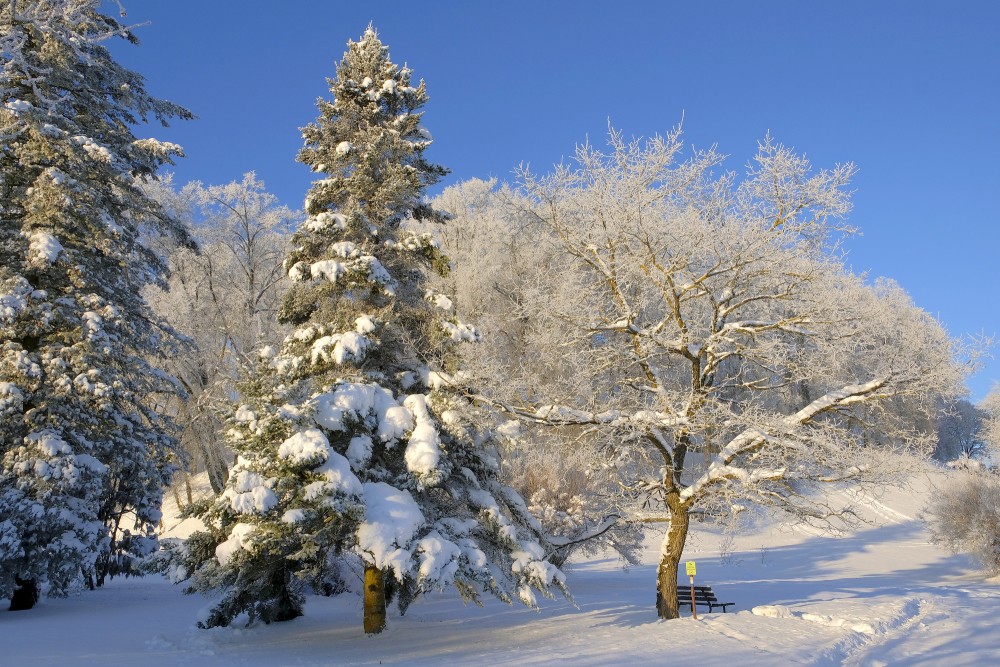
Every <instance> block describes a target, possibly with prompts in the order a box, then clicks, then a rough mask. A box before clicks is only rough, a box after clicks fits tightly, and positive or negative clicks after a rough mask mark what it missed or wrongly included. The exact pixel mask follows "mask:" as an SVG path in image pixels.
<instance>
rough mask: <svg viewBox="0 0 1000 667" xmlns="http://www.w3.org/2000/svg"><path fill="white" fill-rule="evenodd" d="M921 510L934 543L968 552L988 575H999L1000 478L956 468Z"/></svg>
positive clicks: (955, 550) (952, 549) (957, 550)
mask: <svg viewBox="0 0 1000 667" xmlns="http://www.w3.org/2000/svg"><path fill="white" fill-rule="evenodd" d="M925 512H926V520H927V523H928V525H929V526H930V529H931V535H932V539H933V541H934V542H936V543H938V544H942V545H944V546H945V547H947V548H948V549H950V550H951V551H953V552H955V553H958V552H967V553H970V554H972V555H973V556H975V557H976V558H977V559H978V560H979V562H980V563H982V566H983V568H984V569H985V570H986V571H987V572H989V574H991V575H998V574H1000V477H998V476H997V475H996V474H994V473H989V472H984V471H982V470H975V469H970V468H966V469H964V470H959V471H957V472H956V473H955V475H954V476H953V477H952V478H951V483H950V484H948V485H947V486H945V487H943V488H941V489H938V490H937V492H936V493H935V495H934V499H933V500H932V501H931V504H930V505H929V506H928V507H927V509H926V510H925Z"/></svg>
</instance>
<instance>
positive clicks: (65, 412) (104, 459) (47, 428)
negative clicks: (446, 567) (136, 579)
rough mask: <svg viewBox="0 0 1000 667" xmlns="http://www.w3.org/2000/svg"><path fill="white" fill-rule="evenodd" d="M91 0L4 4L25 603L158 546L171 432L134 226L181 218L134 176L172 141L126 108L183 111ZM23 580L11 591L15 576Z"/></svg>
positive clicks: (3, 588)
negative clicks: (164, 416) (118, 55)
mask: <svg viewBox="0 0 1000 667" xmlns="http://www.w3.org/2000/svg"><path fill="white" fill-rule="evenodd" d="M99 7H100V2H99V1H98V0H11V1H9V2H4V3H3V4H2V5H0V54H2V70H0V135H2V136H3V146H2V149H0V193H2V196H0V460H2V463H0V597H8V596H12V595H14V597H15V599H14V604H13V606H22V607H23V606H31V604H33V600H32V598H37V593H38V590H39V587H40V585H41V584H43V583H47V585H48V591H49V594H51V595H61V594H64V593H65V592H66V591H67V589H69V588H70V587H71V586H73V585H75V584H77V583H79V582H80V581H81V580H83V579H85V578H87V579H90V580H91V582H93V578H94V577H96V579H97V583H98V584H100V583H101V582H102V581H103V578H104V577H105V576H107V575H109V574H112V575H113V574H114V573H116V572H121V571H123V570H124V571H128V570H129V568H130V567H131V564H132V559H133V558H134V557H135V556H139V555H145V554H147V553H149V551H150V550H151V549H153V548H154V547H155V535H154V532H153V527H154V526H155V524H156V522H157V521H158V520H159V505H160V496H161V488H162V485H163V484H164V482H165V481H167V480H168V479H169V476H170V471H171V466H172V464H171V461H170V460H171V458H172V457H173V452H174V441H173V440H172V439H171V438H170V437H169V435H168V434H167V432H166V431H165V430H164V428H163V425H162V424H161V422H160V420H159V419H158V418H157V416H156V414H155V413H154V411H153V410H152V408H151V398H152V397H153V395H155V394H156V393H157V392H162V391H168V390H171V385H170V383H169V380H168V378H166V377H165V376H164V375H163V374H162V373H160V372H158V371H157V370H156V369H155V368H153V367H152V366H151V365H150V364H149V363H148V362H147V361H146V359H148V358H150V357H151V356H153V354H154V352H155V351H157V350H158V349H162V348H163V347H164V345H165V343H166V340H167V337H168V336H167V334H165V332H163V331H162V330H161V329H159V328H158V327H157V325H156V324H155V322H154V321H153V320H152V319H151V317H150V312H149V310H148V308H147V307H146V305H145V304H144V302H143V301H142V299H141V297H140V296H139V293H140V291H141V288H142V286H143V285H144V284H146V283H148V282H149V281H150V280H151V279H154V278H156V277H157V276H158V275H161V274H162V270H163V266H162V265H161V262H160V261H159V260H158V259H157V258H156V257H155V256H154V255H152V254H151V253H150V252H149V251H147V250H146V249H144V248H143V246H142V245H141V244H140V243H139V240H138V239H139V233H140V227H141V226H143V225H152V226H155V227H159V228H161V230H162V231H170V232H172V233H177V234H180V230H179V229H176V228H174V225H173V223H172V221H171V220H169V219H167V218H166V216H164V215H162V213H161V212H160V210H159V208H158V207H157V206H156V205H155V204H154V203H153V202H152V201H151V200H149V199H148V198H147V197H146V196H145V195H143V194H142V192H141V191H140V189H139V188H138V187H137V186H136V179H143V178H149V177H151V176H153V175H154V174H155V172H156V170H157V169H158V167H159V166H160V165H161V164H163V163H165V162H169V161H170V159H171V156H172V155H176V154H179V153H180V150H179V148H178V147H176V146H174V145H171V144H164V143H161V142H158V141H156V140H153V139H141V140H138V139H136V137H135V136H134V135H133V134H132V130H131V126H132V125H133V124H134V123H137V122H139V121H145V120H147V119H149V118H156V119H158V120H160V121H161V122H164V123H165V122H166V120H167V119H168V118H171V117H181V118H186V117H190V113H189V112H187V111H186V110H184V109H182V108H180V107H178V106H176V105H173V104H170V103H168V102H164V101H161V100H158V99H155V98H153V97H151V96H150V95H149V94H147V93H146V91H145V88H144V85H143V80H142V77H141V76H139V75H138V74H136V73H134V72H131V71H129V70H127V69H124V68H123V67H121V66H120V65H118V64H117V63H116V62H115V61H114V60H113V59H112V58H111V55H110V54H109V52H108V50H107V49H106V48H105V46H103V43H104V41H105V40H107V39H109V38H112V37H122V38H125V39H127V40H129V41H132V42H134V41H135V38H134V37H133V35H132V34H131V33H130V32H129V31H128V30H127V29H126V28H125V27H124V26H123V25H122V24H120V23H119V22H118V21H117V20H116V19H114V18H111V17H108V16H105V15H103V14H101V12H100V11H99ZM16 587H17V594H16V595H15V588H16Z"/></svg>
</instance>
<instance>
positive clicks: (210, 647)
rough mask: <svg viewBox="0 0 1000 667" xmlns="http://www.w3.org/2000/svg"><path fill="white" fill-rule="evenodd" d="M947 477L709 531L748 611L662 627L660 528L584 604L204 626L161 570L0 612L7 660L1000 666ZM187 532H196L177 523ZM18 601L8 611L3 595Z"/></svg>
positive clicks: (444, 599)
mask: <svg viewBox="0 0 1000 667" xmlns="http://www.w3.org/2000/svg"><path fill="white" fill-rule="evenodd" d="M948 474H949V473H947V472H944V471H938V470H931V469H928V471H927V472H926V473H925V474H923V475H919V476H917V477H914V478H913V480H912V484H911V485H910V487H909V488H907V489H902V490H899V489H890V490H886V492H885V494H884V495H882V496H881V497H879V498H877V499H876V498H857V497H853V496H852V495H851V494H849V493H846V492H842V493H838V494H836V495H835V497H834V498H833V500H834V501H835V502H841V503H851V504H852V505H853V506H855V507H856V508H857V509H858V511H859V513H860V514H861V515H862V516H863V517H864V518H865V519H867V520H869V521H874V522H876V523H874V524H872V525H866V526H865V527H863V528H861V529H857V530H853V531H850V532H848V533H846V534H845V535H843V536H841V537H831V536H827V535H823V534H821V533H818V532H817V531H814V530H809V529H801V528H795V527H787V526H780V525H777V524H773V523H768V524H766V525H762V526H760V527H759V528H757V529H756V530H753V531H751V532H749V533H746V534H743V535H740V536H737V537H736V538H735V539H734V540H731V541H730V540H726V539H724V536H723V535H722V534H721V533H719V532H718V531H717V530H715V529H713V528H711V527H707V526H705V525H699V526H697V527H696V528H695V530H694V535H693V536H692V539H690V540H689V543H688V548H687V550H686V552H685V559H687V560H694V561H696V562H697V564H698V577H697V583H699V584H708V585H711V586H713V587H714V589H715V592H716V594H717V595H718V597H719V598H720V599H722V600H723V601H725V602H730V601H731V602H734V603H735V606H734V607H730V613H726V614H723V613H721V612H716V613H712V614H709V613H705V612H703V611H702V610H701V609H699V612H698V619H697V620H695V619H693V618H690V613H686V614H685V617H684V618H682V619H679V620H675V621H660V620H658V619H657V618H656V614H655V610H654V606H653V603H654V580H655V563H656V557H657V552H658V547H659V536H658V535H655V534H653V533H652V532H651V535H650V539H649V542H648V549H647V552H646V554H645V558H644V560H643V563H642V565H640V566H635V567H632V568H629V569H628V570H623V569H621V567H620V565H619V563H618V561H617V559H615V558H611V557H608V558H596V559H585V560H582V561H580V562H576V563H573V564H571V565H570V566H569V567H568V568H567V575H568V582H569V586H570V589H571V591H572V593H573V596H574V602H575V605H574V603H572V602H570V601H567V600H564V599H557V600H545V601H543V602H542V605H541V609H540V610H538V611H533V610H530V609H526V608H524V607H521V606H508V605H505V604H503V603H500V602H497V601H495V600H487V601H486V603H485V605H484V606H483V607H476V606H472V605H470V606H466V605H463V604H462V603H461V601H460V600H458V599H457V597H455V596H454V595H450V594H440V595H433V596H428V597H426V598H423V599H421V600H418V601H417V602H415V603H414V604H413V606H412V607H411V608H410V611H409V612H408V613H407V615H406V616H405V617H402V618H400V617H399V616H398V614H391V616H390V619H389V628H388V630H387V631H386V632H385V633H383V634H382V635H380V636H377V637H367V636H365V635H364V634H363V633H362V631H361V600H360V598H358V597H355V596H350V595H345V596H340V597H336V598H322V597H312V598H310V599H309V600H308V603H307V605H306V616H305V617H303V618H299V619H296V620H294V621H291V622H287V623H279V624H274V625H270V626H265V625H259V626H255V627H250V628H245V627H232V628H217V629H213V630H199V629H197V628H196V627H195V621H196V618H197V616H198V614H199V612H200V610H202V609H204V608H206V607H208V606H209V601H208V600H206V599H204V598H200V597H197V596H186V595H182V594H181V591H180V588H179V587H177V586H174V585H172V584H170V583H168V582H166V581H164V580H162V579H159V578H146V579H139V580H136V579H130V580H120V579H116V580H114V581H112V582H111V583H110V584H109V585H108V586H106V587H105V588H103V589H101V590H97V591H94V592H85V593H82V594H80V595H77V596H75V597H71V598H69V599H65V600H52V599H43V600H42V602H41V603H40V604H39V606H38V607H37V608H36V609H34V610H32V611H28V612H8V611H0V656H2V660H0V664H4V665H19V666H29V665H69V664H72V665H101V666H102V667H116V666H125V665H128V666H131V665H138V664H141V665H149V666H154V667H155V666H159V665H206V666H214V665H219V666H222V665H227V666H228V665H247V666H256V665H269V666H273V665H304V666H310V665H377V664H386V665H388V664H392V665H441V664H449V665H482V664H487V665H491V666H492V665H552V664H556V665H558V664H566V665H581V666H585V665H595V666H596V665H611V664H622V665H627V664H668V663H669V664H671V665H726V666H727V667H731V666H732V665H733V664H739V665H741V667H743V666H748V665H787V664H797V665H922V666H931V665H948V666H956V665H984V664H1000V627H998V623H997V616H996V615H997V612H998V610H1000V583H998V582H996V581H987V580H985V579H984V577H983V575H982V574H981V573H979V572H978V571H977V569H976V565H975V563H974V562H972V560H971V559H969V558H967V557H965V556H954V555H950V554H948V553H947V552H945V551H943V550H941V549H940V548H939V547H936V546H934V545H931V544H929V543H928V534H927V532H926V530H925V528H924V526H923V524H922V523H921V521H920V519H919V514H920V511H921V509H922V508H923V507H924V506H925V505H926V504H927V501H928V498H930V497H931V494H933V489H934V488H935V485H943V484H947V482H948ZM173 502H174V501H173V500H172V499H171V498H170V496H168V501H167V503H165V508H164V509H165V510H166V511H167V513H168V520H167V521H165V524H164V525H165V528H166V530H167V531H168V533H169V534H171V535H178V534H183V533H185V532H188V531H190V530H191V529H192V526H191V525H190V524H189V523H178V522H177V520H176V519H173V518H170V514H171V510H172V509H173V508H174V507H175V505H174V504H173ZM3 608H4V609H5V608H6V604H3Z"/></svg>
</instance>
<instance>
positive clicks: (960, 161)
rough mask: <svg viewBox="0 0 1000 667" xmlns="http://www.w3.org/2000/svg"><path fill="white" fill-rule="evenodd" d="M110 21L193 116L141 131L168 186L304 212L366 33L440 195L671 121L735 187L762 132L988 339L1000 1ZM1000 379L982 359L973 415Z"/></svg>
mask: <svg viewBox="0 0 1000 667" xmlns="http://www.w3.org/2000/svg"><path fill="white" fill-rule="evenodd" d="M122 4H123V5H124V6H125V8H126V9H127V10H128V18H127V20H128V21H129V22H130V23H140V22H145V21H149V22H150V24H149V25H147V26H144V27H141V28H138V29H137V34H138V36H139V38H140V40H141V42H142V43H141V44H140V45H139V46H138V47H131V46H129V45H127V44H124V43H122V44H121V45H114V46H113V50H114V52H115V53H116V54H117V55H118V56H119V59H120V61H121V62H123V63H124V64H125V65H127V66H129V67H131V68H132V69H135V70H137V71H139V72H140V73H141V74H143V75H144V76H145V77H146V79H147V82H148V88H149V90H150V91H151V92H153V93H154V94H156V95H157V96H159V97H164V98H167V99H170V100H172V101H174V102H177V103H180V104H183V105H185V106H187V107H188V108H189V109H191V110H192V111H193V112H194V113H195V114H196V115H197V116H198V117H199V118H198V120H195V121H192V122H188V123H180V124H177V125H176V126H175V127H172V128H170V129H167V130H163V129H159V128H157V129H156V130H155V132H153V135H154V136H156V137H157V138H160V139H165V140H170V141H175V142H177V143H180V144H181V145H182V146H184V147H185V149H186V151H187V154H188V157H187V158H186V159H184V160H182V161H180V162H179V163H178V165H177V167H176V168H175V169H174V171H175V173H176V178H177V180H178V182H179V183H183V182H186V181H188V180H194V179H198V180H202V181H204V182H206V183H223V182H227V181H231V180H235V179H238V178H240V176H241V174H242V173H243V172H245V171H249V170H254V171H256V172H257V174H258V176H259V177H260V178H262V179H263V180H264V181H265V182H266V184H267V187H268V189H269V190H270V191H272V192H273V193H275V194H276V195H277V196H278V197H279V198H280V199H281V201H282V202H283V203H285V204H287V205H289V206H291V207H292V208H298V207H299V206H300V205H301V202H302V199H303V196H304V194H305V191H306V188H307V187H308V184H309V182H310V181H311V175H310V173H309V172H308V170H307V169H306V168H305V167H304V166H302V165H300V164H298V163H296V162H295V161H294V158H295V154H296V151H297V150H298V148H299V146H300V145H301V139H300V137H299V133H298V128H299V127H301V126H302V125H305V124H306V123H309V122H311V121H312V120H313V119H314V118H315V116H316V109H315V105H314V103H315V100H316V98H317V97H319V96H326V95H327V93H328V91H327V86H326V77H329V76H333V74H334V64H335V63H336V62H337V61H339V60H340V57H341V56H342V54H343V52H344V50H345V47H346V42H347V40H348V39H358V37H359V36H360V35H361V33H362V32H363V30H364V28H365V27H366V26H367V25H368V23H369V22H372V23H373V24H374V25H375V27H376V28H377V29H378V31H379V34H380V36H381V37H382V39H383V41H384V42H385V43H386V44H388V45H389V47H390V49H391V54H392V57H393V59H394V60H395V61H396V62H397V63H402V62H406V63H408V64H409V65H410V66H411V67H412V68H413V69H414V72H415V76H416V77H417V78H423V79H425V80H426V81H427V86H428V91H429V93H430V102H429V104H428V105H427V107H426V116H425V125H426V126H427V127H428V129H430V130H431V132H432V133H433V135H434V138H435V144H434V146H433V147H432V148H431V149H430V151H429V153H428V155H429V157H430V158H431V159H432V160H434V161H436V162H438V163H440V164H443V165H445V166H447V167H449V168H450V169H451V170H452V174H451V175H450V176H449V177H448V179H447V180H446V181H445V183H444V185H447V184H450V183H454V182H457V181H460V180H464V179H467V178H471V177H480V178H486V177H489V176H496V177H498V178H500V179H510V178H511V170H512V169H513V168H514V167H515V166H516V165H518V164H519V163H521V162H526V163H530V164H531V165H532V166H533V167H534V168H535V169H536V170H538V171H543V170H547V169H548V168H549V167H550V166H551V165H552V164H554V163H556V162H559V161H560V160H561V159H562V158H563V157H564V156H568V155H570V154H571V153H572V151H573V148H574V146H575V145H576V144H577V143H580V142H581V141H583V140H585V139H586V138H587V137H590V138H591V140H592V141H593V142H595V143H596V142H600V141H602V140H603V137H604V136H605V134H606V131H607V125H608V121H609V119H610V121H611V122H612V123H613V124H614V126H615V127H616V128H619V129H621V130H623V131H624V132H625V134H626V135H634V136H649V135H651V134H654V133H663V132H665V131H667V130H668V129H669V128H670V127H671V126H672V125H674V124H676V123H677V122H678V121H679V120H680V119H681V117H682V115H683V118H684V128H685V133H686V136H687V141H688V142H689V144H690V145H695V146H707V145H709V144H713V143H715V144H718V146H719V148H720V149H721V150H722V151H723V152H725V153H727V154H729V155H730V156H732V157H731V159H730V161H729V164H728V166H729V167H730V168H732V169H740V168H741V167H742V166H743V164H744V163H745V162H746V160H747V159H748V158H749V157H750V156H751V155H752V153H753V151H754V149H755V147H756V140H757V139H759V138H760V137H762V136H763V135H764V134H765V132H767V131H768V130H770V131H771V133H772V134H773V135H774V136H775V137H776V138H777V139H778V140H780V141H781V142H783V143H784V144H786V145H789V146H794V147H795V148H796V149H797V150H799V151H800V152H804V153H806V154H807V155H808V156H809V158H810V159H811V160H812V161H813V163H814V165H816V166H818V167H826V166H832V165H833V164H834V163H837V162H847V161H853V162H855V163H856V164H857V165H858V166H859V168H860V172H859V174H858V176H857V178H856V180H855V189H856V194H855V199H854V202H855V209H854V212H853V214H852V216H851V221H852V223H853V224H854V225H855V226H857V227H859V228H860V230H861V232H862V234H861V235H860V236H858V237H855V238H853V239H851V240H850V241H849V243H848V250H849V253H850V254H849V261H850V264H851V265H852V266H853V267H854V269H855V271H858V272H862V271H864V272H868V273H869V274H870V275H872V276H888V277H891V278H893V279H895V280H896V281H898V282H899V283H900V284H901V285H902V286H903V287H904V288H906V290H907V291H908V292H909V293H910V294H911V295H912V296H913V298H914V300H915V301H916V303H917V304H918V305H920V306H921V307H923V308H924V309H926V310H928V311H929V312H931V313H933V314H935V315H936V316H937V317H939V319H940V320H941V321H942V322H943V323H944V325H945V326H946V328H947V329H948V331H949V332H950V333H951V334H952V335H954V336H963V335H968V334H978V333H986V334H995V333H1000V308H998V299H997V293H998V290H1000V268H998V267H1000V262H998V257H1000V252H998V250H1000V248H998V246H1000V229H998V228H1000V213H998V211H1000V205H998V202H997V196H998V194H1000V160H998V159H997V156H998V154H1000V129H998V123H1000V2H995V1H993V0H978V1H961V0H959V1H956V2H947V3H945V2H931V1H930V0H896V1H881V2H871V1H870V0H838V1H832V0H831V1H829V2H806V1H804V0H802V1H793V0H758V1H755V2H749V1H745V0H744V1H740V0H728V1H706V2H692V1H688V2H671V1H666V0H661V1H658V2H653V1H650V2H632V1H629V0H615V1H613V2H609V1H608V0H603V1H598V2H595V1H590V0H576V1H575V2H553V1H546V0H533V1H531V2H523V1H522V0H507V1H505V2H485V1H484V2H478V1H473V0H466V1H464V2H460V1H457V0H456V1H441V2H424V3H419V2H413V1H412V0H411V1H410V2H387V1H383V2H363V1H361V0H355V1H348V0H309V1H307V0H290V1H288V2H276V1H274V0H171V1H170V2H157V1H154V0H122ZM109 5H110V6H112V7H113V8H114V10H115V11H117V7H116V6H114V5H113V3H109ZM997 381H1000V361H996V360H988V363H987V364H986V365H985V367H984V369H983V370H982V371H980V372H979V373H978V374H977V375H975V376H974V377H973V378H972V379H971V380H970V389H971V393H972V398H973V399H975V400H978V399H980V398H982V396H983V395H985V393H986V391H987V390H988V389H989V387H990V386H991V385H992V384H993V383H994V382H997Z"/></svg>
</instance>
